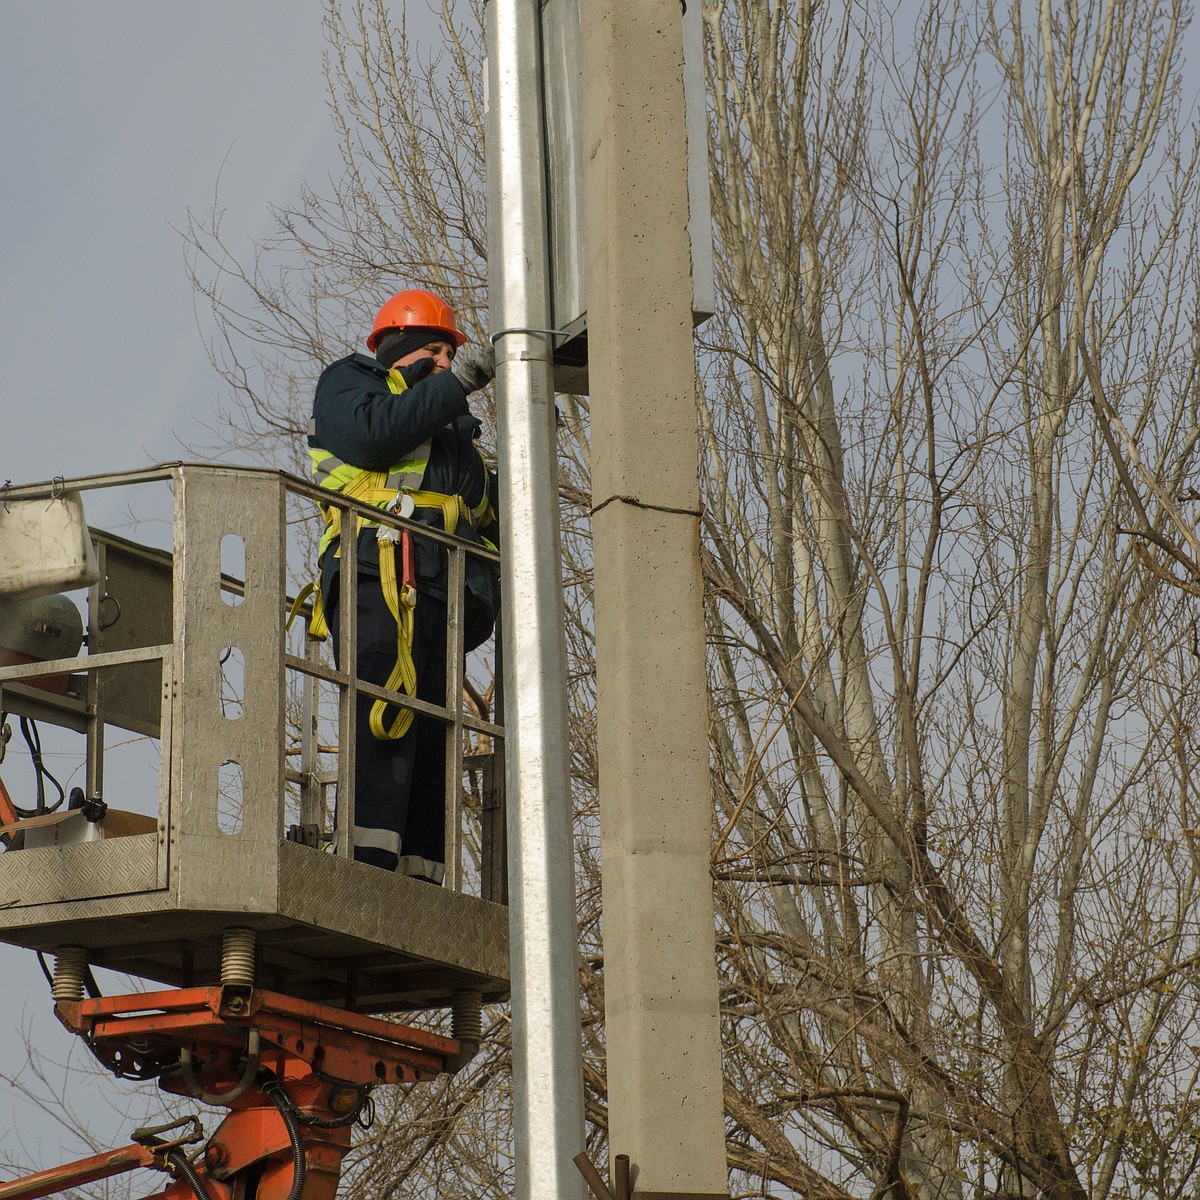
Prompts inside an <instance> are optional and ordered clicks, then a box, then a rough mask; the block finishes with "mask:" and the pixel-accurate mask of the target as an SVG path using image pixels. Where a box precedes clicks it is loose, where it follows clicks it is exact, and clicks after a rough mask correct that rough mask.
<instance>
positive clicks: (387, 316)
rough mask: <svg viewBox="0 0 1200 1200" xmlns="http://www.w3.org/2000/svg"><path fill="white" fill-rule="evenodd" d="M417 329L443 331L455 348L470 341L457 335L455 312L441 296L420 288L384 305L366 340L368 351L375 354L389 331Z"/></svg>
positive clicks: (409, 289)
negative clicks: (427, 328)
mask: <svg viewBox="0 0 1200 1200" xmlns="http://www.w3.org/2000/svg"><path fill="white" fill-rule="evenodd" d="M414 325H416V326H428V327H429V328H431V329H440V330H441V331H442V332H443V333H448V334H449V335H450V336H451V338H453V339H454V344H455V345H456V346H461V345H462V344H463V342H465V341H466V340H467V335H466V334H465V333H459V331H458V325H457V324H456V322H455V320H454V309H452V308H451V307H450V305H448V304H447V303H446V302H445V300H443V299H442V298H441V296H435V295H434V294H433V293H432V292H426V291H423V290H422V289H421V288H408V289H406V290H405V291H403V292H397V293H396V294H395V295H394V296H393V297H392V298H391V299H390V300H385V301H384V304H383V307H382V308H381V309H380V310H379V314H378V316H376V318H375V327H374V328H373V329H372V330H371V333H370V335H369V336H368V337H367V349H368V350H370V351H371V353H372V354H374V353H375V348H376V347H377V346H378V345H379V339H380V338H381V337H382V336H383V334H385V333H386V332H387V331H388V330H389V329H409V328H411V327H413V326H414Z"/></svg>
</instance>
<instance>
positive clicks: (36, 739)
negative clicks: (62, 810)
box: [0, 713, 66, 818]
mask: <svg viewBox="0 0 1200 1200" xmlns="http://www.w3.org/2000/svg"><path fill="white" fill-rule="evenodd" d="M7 716H8V714H7V713H3V714H0V721H2V720H3V718H4V717H7ZM21 736H22V737H23V738H24V739H25V745H26V746H28V747H29V757H30V759H31V761H32V762H33V774H34V778H35V780H36V785H37V806H36V807H35V808H22V807H21V806H20V805H19V804H17V803H15V802H14V804H13V808H15V809H16V810H17V815H18V816H19V817H22V818H25V817H39V816H41V815H42V814H43V813H52V812H55V811H56V810H57V809H58V808H59V807H61V805H62V802H63V800H64V798H65V797H66V793H65V792H64V791H63V786H62V784H61V783H59V782H58V780H57V779H55V778H54V776H53V775H52V774H51V773H50V771H49V769H48V768H47V766H46V764H45V762H44V761H43V760H42V735H41V733H40V732H39V731H38V727H37V724H36V722H34V721H31V720H30V719H29V718H28V717H22V718H21ZM47 779H48V780H49V781H50V782H51V783H52V784H53V785H54V790H55V791H56V792H58V799H57V800H55V802H54V803H53V804H51V805H49V806H48V807H47V805H46V780H47Z"/></svg>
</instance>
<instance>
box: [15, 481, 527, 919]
mask: <svg viewBox="0 0 1200 1200" xmlns="http://www.w3.org/2000/svg"><path fill="white" fill-rule="evenodd" d="M160 483H165V484H167V485H168V486H169V488H170V491H171V495H172V513H171V530H172V536H171V549H170V550H169V551H167V550H162V549H156V548H153V547H150V546H146V545H141V544H138V543H136V542H133V541H130V540H128V539H126V538H124V537H122V536H119V535H117V534H114V533H111V532H106V531H105V530H103V529H98V528H93V529H92V537H93V543H94V546H95V549H96V553H97V561H98V567H99V572H100V579H99V581H98V582H97V583H95V584H94V585H93V586H92V587H91V588H90V591H89V595H88V603H87V609H88V612H87V630H88V633H87V642H88V646H87V650H88V652H87V653H84V654H80V655H78V656H76V657H73V658H64V659H57V660H54V661H50V662H27V663H16V664H14V665H9V666H0V709H5V710H7V711H9V712H11V713H14V714H25V715H29V716H32V717H34V718H35V719H38V720H43V721H47V722H50V723H52V724H55V725H59V726H62V727H64V728H67V729H72V730H75V731H77V732H80V733H82V734H84V736H85V739H86V751H85V758H86V772H85V773H86V783H85V791H86V794H87V795H88V796H93V795H103V794H104V788H105V757H106V756H105V730H106V729H111V728H117V729H127V730H132V731H133V732H135V733H139V734H142V735H144V736H149V737H157V738H158V739H159V740H160V744H161V773H162V781H160V789H159V790H160V797H161V799H160V812H159V816H160V825H161V827H162V828H163V829H165V830H172V831H174V830H176V829H182V828H185V827H188V828H192V829H197V828H203V827H204V825H205V824H206V822H207V819H208V816H210V815H211V814H203V815H202V814H200V813H199V811H198V810H199V809H200V808H203V807H205V806H207V807H212V805H211V804H209V803H208V800H206V799H205V798H204V797H201V796H198V795H197V794H196V788H195V786H194V785H195V784H196V782H197V781H198V780H199V779H201V778H203V779H205V780H207V779H208V778H209V777H211V776H212V773H213V768H214V767H215V768H216V769H217V771H218V773H219V771H220V770H221V769H222V768H223V767H224V766H226V765H227V763H228V762H232V763H233V764H234V765H236V766H237V767H238V768H239V770H240V773H241V777H242V780H243V796H242V798H241V806H242V809H243V810H246V809H247V806H248V805H251V804H253V805H254V806H261V805H262V804H263V803H264V797H263V795H262V790H263V787H264V785H265V786H266V787H267V788H269V789H271V790H273V791H274V792H275V796H276V801H277V803H276V820H275V821H274V835H275V836H276V837H278V838H283V839H287V840H291V841H299V842H301V843H303V844H306V845H309V846H313V847H316V848H319V849H322V850H325V851H328V852H332V853H334V854H336V855H338V856H341V857H344V858H347V859H349V858H352V856H353V824H354V822H353V807H352V803H351V802H350V798H351V797H352V794H353V779H354V761H353V760H354V753H353V747H354V722H355V719H356V707H357V705H356V701H357V699H358V697H359V696H360V695H362V696H367V697H370V698H373V699H379V700H385V701H387V702H388V703H389V704H393V705H397V706H400V707H405V708H409V709H413V710H415V711H417V712H420V713H423V714H425V715H426V716H428V717H430V718H432V719H434V720H437V721H440V722H442V723H443V724H444V725H445V726H446V789H445V794H446V847H445V849H446V880H445V886H446V887H447V888H448V889H452V890H454V891H463V890H464V889H465V887H466V885H467V883H468V882H471V883H473V884H474V885H475V886H476V887H477V888H478V894H479V895H480V896H481V897H482V898H483V899H487V900H495V901H500V902H503V901H505V899H506V893H507V885H506V878H505V860H506V856H505V852H504V796H503V781H504V769H503V746H504V728H503V721H502V716H501V715H495V716H493V714H491V713H480V712H478V711H473V710H470V709H468V708H467V707H466V706H465V705H464V701H463V697H464V693H465V691H466V684H467V674H466V671H467V667H466V662H465V656H464V652H463V645H464V643H463V629H464V624H463V621H464V615H463V614H464V584H465V578H466V564H467V558H468V556H474V557H476V558H478V559H480V560H482V561H484V562H487V563H489V564H491V565H493V566H494V567H495V566H498V561H499V559H498V555H497V554H496V553H495V552H494V551H491V550H489V549H487V548H486V547H481V546H477V545H474V544H471V543H467V542H464V541H463V540H462V539H459V538H455V537H453V536H450V535H447V534H444V533H441V532H439V531H437V530H433V529H430V528H429V527H428V526H426V525H422V524H420V523H418V522H415V521H412V520H406V519H405V518H402V517H399V516H394V515H392V514H388V513H383V512H381V511H380V510H378V509H376V508H374V507H372V506H370V505H367V504H363V503H361V502H358V501H354V500H350V499H348V498H345V497H342V496H340V495H334V494H330V493H328V492H325V491H323V490H321V489H318V488H316V487H314V486H313V485H311V484H309V483H307V482H305V481H303V480H300V479H297V478H296V477H294V476H290V475H288V474H286V473H284V472H277V471H267V470H263V469H261V468H240V467H229V466H213V465H201V464H185V463H169V464H163V465H161V466H156V467H153V468H149V469H146V470H142V471H131V472H115V473H110V474H105V475H97V476H90V477H85V478H80V479H70V480H54V481H49V482H46V483H37V484H30V485H25V486H11V485H10V486H7V487H5V488H4V489H3V491H2V493H0V503H4V504H7V505H12V504H18V503H23V502H33V501H39V500H44V499H48V498H52V497H54V496H57V495H61V494H62V492H63V491H64V490H66V491H71V492H78V493H79V494H81V495H82V497H83V498H84V500H85V502H86V501H87V500H88V497H89V495H90V494H92V493H96V492H99V491H101V490H104V489H111V488H145V487H146V486H147V485H152V484H160ZM318 503H321V504H325V505H333V506H334V507H336V508H338V509H340V510H342V515H343V519H344V520H347V521H349V520H352V519H353V517H354V516H355V515H358V514H361V515H364V516H368V517H369V518H370V519H371V520H372V521H373V522H376V523H377V524H379V525H382V526H387V527H391V528H394V529H397V530H407V531H408V532H409V533H410V534H411V536H412V537H413V538H414V539H419V540H425V541H427V542H431V543H436V544H437V545H439V546H441V547H443V548H444V550H445V551H446V553H447V555H448V589H447V591H448V605H447V613H448V623H447V638H446V647H447V659H446V677H447V692H446V694H447V697H448V699H447V702H446V703H445V704H444V705H431V704H428V703H426V702H424V701H422V700H418V699H416V698H413V697H408V696H404V695H402V694H400V693H396V692H390V691H388V690H387V689H385V688H381V687H377V686H375V685H373V684H370V683H368V682H366V681H365V680H361V679H359V678H357V677H356V676H355V674H354V672H353V671H352V670H349V669H346V664H347V663H353V662H354V661H355V658H356V656H355V653H354V648H355V646H356V642H357V620H356V615H357V586H358V573H357V569H356V567H357V564H356V555H357V545H356V542H355V540H354V539H352V538H346V539H344V540H343V546H342V569H341V571H340V572H339V581H340V582H339V586H340V594H339V599H338V604H337V610H338V620H339V621H340V639H341V645H342V646H343V648H344V653H343V655H342V668H341V669H339V667H337V666H335V665H334V663H333V661H332V655H331V654H330V653H329V652H328V649H327V648H326V646H325V645H323V644H322V643H321V642H319V641H316V640H314V639H313V638H312V637H311V636H309V630H308V625H309V622H310V621H311V616H312V612H311V605H306V606H305V607H304V608H303V609H302V610H301V612H302V616H303V623H304V626H305V629H304V636H303V638H302V644H301V645H299V646H294V645H289V640H288V639H289V634H288V631H287V630H286V629H285V621H286V617H287V614H288V612H289V610H290V609H291V608H292V606H293V600H294V595H293V592H294V590H295V589H294V588H293V589H289V588H288V586H287V580H288V574H289V572H288V567H289V559H293V560H295V559H299V558H301V556H302V555H301V550H300V547H299V546H298V545H296V544H292V545H289V539H290V541H291V542H292V543H296V542H297V539H296V538H295V537H294V536H293V537H290V535H291V531H292V528H293V523H294V522H295V520H296V517H297V514H301V515H302V514H303V512H304V510H305V509H307V507H308V506H309V505H310V504H311V505H312V506H313V507H312V509H311V511H312V512H313V513H315V512H316V505H317V504H318ZM229 533H232V534H233V536H235V537H240V538H241V540H242V542H243V543H244V549H245V560H246V563H247V568H246V571H245V574H244V576H239V575H238V574H236V573H231V572H230V571H228V570H222V564H221V561H220V544H221V542H222V541H223V539H224V537H226V536H228V534H229ZM313 540H315V539H313ZM303 565H304V566H307V567H308V568H309V569H310V570H311V571H312V572H315V571H316V564H315V562H313V563H310V564H303ZM214 584H215V585H216V586H214ZM251 600H252V602H251ZM0 632H2V631H0ZM2 640H3V639H2V637H0V642H2ZM497 642H498V635H497ZM218 644H221V645H223V647H224V649H223V651H222V653H223V654H224V656H225V658H228V657H229V654H230V653H231V652H232V651H234V650H235V649H236V650H237V651H238V653H239V656H240V663H241V671H242V678H241V679H240V680H239V679H237V678H236V677H234V678H232V680H231V678H230V676H229V675H228V674H226V672H225V667H226V665H227V664H226V663H225V661H224V659H223V661H222V665H221V669H220V670H217V669H216V664H214V663H212V662H210V661H208V658H209V657H211V654H212V652H213V650H214V648H219V647H218ZM493 645H494V658H493V664H494V666H495V670H494V678H495V679H496V680H497V686H496V691H495V694H496V696H497V703H496V704H495V705H494V707H495V708H497V709H498V708H499V704H498V697H499V686H498V680H499V669H498V667H499V654H500V649H499V646H498V644H495V643H494V644H493ZM197 656H199V658H201V659H203V661H197ZM483 661H484V662H486V657H485V659H484V660H483ZM265 674H269V675H270V676H271V677H272V678H271V679H267V678H265V677H264V675H265ZM62 676H67V677H68V678H69V679H70V681H71V686H70V688H69V689H68V690H67V691H65V692H52V691H46V690H44V684H45V683H46V681H47V680H48V679H53V678H55V677H58V678H60V679H61V677H62ZM213 684H215V685H216V688H217V689H218V690H219V689H220V688H221V687H222V686H226V687H228V686H232V687H233V688H234V689H235V690H236V689H237V688H239V687H240V688H241V689H242V690H243V691H244V692H245V693H246V696H245V700H246V715H248V716H249V719H250V720H252V721H253V720H254V719H255V716H254V714H258V717H259V719H260V720H261V723H262V731H261V732H262V736H260V737H257V738H256V737H255V736H254V734H253V733H252V732H249V733H248V732H247V730H246V729H245V728H240V729H239V728H238V726H237V721H236V720H230V719H229V718H228V716H227V714H225V713H223V712H221V711H218V708H217V706H214V704H213V703H212V699H213V698H212V697H211V696H210V695H206V692H207V691H208V690H209V686H210V685H213ZM472 691H473V694H474V698H475V699H474V701H473V703H474V702H477V700H478V697H479V696H480V694H481V690H480V689H479V688H474V689H472ZM289 695H290V696H292V697H296V696H297V695H298V700H295V699H294V700H293V702H292V708H293V711H294V713H295V715H294V718H293V719H292V720H291V721H288V720H285V719H284V717H283V713H284V710H285V706H287V705H288V697H289ZM252 696H253V700H252V699H251V697H252ZM272 708H273V709H274V713H272V712H271V710H272ZM252 710H253V711H252ZM284 739H286V741H287V742H288V745H287V747H285V746H283V745H282V744H278V743H279V742H281V741H282V740H284ZM216 758H222V761H221V762H220V763H217V762H216V761H215V759H216ZM206 760H213V761H206ZM289 760H291V761H290V762H289ZM297 760H298V761H297ZM198 766H200V767H203V770H200V771H199V773H198V774H196V773H192V774H189V768H191V769H192V770H193V771H195V769H196V768H197V767H198ZM464 777H467V778H471V779H473V780H474V783H473V789H472V792H471V793H470V794H471V796H472V800H473V803H472V805H471V806H470V807H471V808H476V809H477V811H476V812H475V813H472V812H468V811H467V810H468V805H466V804H465V803H464V798H465V796H466V795H467V794H468V793H467V792H466V790H465V789H464ZM200 790H203V788H202V789H200ZM251 792H253V795H252V796H251V794H250V793H251ZM476 801H477V804H476V803H475V802H476ZM214 803H215V801H214ZM180 806H182V807H183V809H184V810H186V811H184V812H181V811H180ZM292 816H295V817H296V819H295V820H291V819H290V818H291V817H292ZM472 821H477V822H478V825H477V829H470V834H471V836H470V837H469V838H468V836H467V835H468V831H469V823H470V822H472ZM235 824H236V822H235ZM249 824H250V825H253V826H254V833H253V836H254V837H255V838H262V837H264V836H265V835H266V833H267V829H266V826H265V825H264V823H263V822H262V820H261V819H259V817H255V818H254V819H252V820H250V821H249ZM223 832H225V833H226V834H227V835H230V836H235V835H234V834H233V833H232V830H231V828H224V829H223ZM468 843H469V844H470V845H471V846H473V847H475V848H476V851H477V853H476V855H475V856H473V859H472V870H471V872H470V877H471V878H470V880H469V881H468V878H467V875H468V873H467V872H466V871H465V870H464V853H465V849H466V847H467V845H468Z"/></svg>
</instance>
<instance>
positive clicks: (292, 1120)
mask: <svg viewBox="0 0 1200 1200" xmlns="http://www.w3.org/2000/svg"><path fill="white" fill-rule="evenodd" d="M263 1094H264V1095H265V1096H266V1097H267V1099H268V1100H270V1101H271V1103H272V1104H273V1105H275V1107H276V1108H277V1109H278V1110H279V1115H280V1116H281V1117H282V1118H283V1126H284V1128H285V1129H286V1130H287V1132H288V1140H289V1141H290V1142H291V1143H292V1189H291V1191H290V1192H288V1194H287V1200H300V1196H301V1193H302V1192H303V1191H304V1183H305V1177H306V1175H307V1173H308V1165H307V1164H306V1163H305V1161H304V1136H303V1134H301V1132H300V1122H299V1120H297V1118H296V1109H295V1106H294V1105H293V1104H292V1101H291V1098H290V1097H289V1096H288V1094H287V1093H286V1092H285V1091H284V1090H283V1085H282V1084H281V1083H280V1082H279V1081H278V1080H272V1081H271V1082H270V1083H266V1084H264V1085H263ZM202 1200H204V1198H202Z"/></svg>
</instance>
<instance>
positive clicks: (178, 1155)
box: [163, 1150, 212, 1200]
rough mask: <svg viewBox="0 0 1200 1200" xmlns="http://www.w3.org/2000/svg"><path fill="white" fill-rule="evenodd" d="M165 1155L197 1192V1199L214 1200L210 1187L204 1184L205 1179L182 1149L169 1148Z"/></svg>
mask: <svg viewBox="0 0 1200 1200" xmlns="http://www.w3.org/2000/svg"><path fill="white" fill-rule="evenodd" d="M163 1157H164V1158H165V1159H166V1160H167V1162H169V1163H170V1164H171V1166H173V1167H174V1168H175V1170H177V1171H178V1172H179V1174H180V1175H182V1176H183V1177H184V1179H186V1180H187V1181H188V1186H189V1187H191V1189H192V1191H193V1192H195V1193H196V1200H212V1196H211V1195H210V1194H209V1191H208V1188H206V1187H205V1186H204V1180H203V1179H201V1178H200V1175H199V1172H197V1170H196V1168H195V1167H193V1166H192V1162H191V1159H189V1158H188V1156H187V1155H186V1154H184V1152H183V1151H182V1150H168V1151H167V1152H166V1154H165V1155H164V1156H163Z"/></svg>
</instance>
